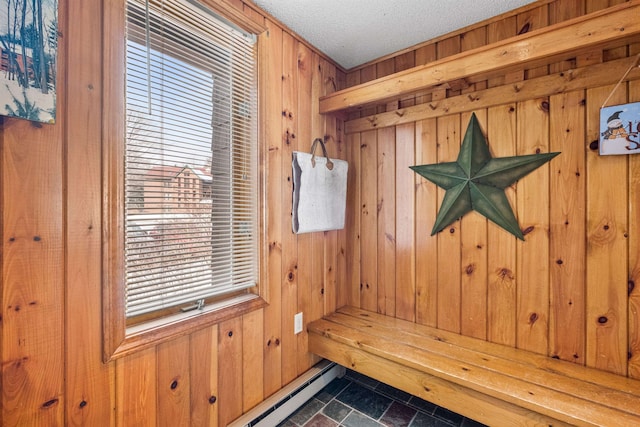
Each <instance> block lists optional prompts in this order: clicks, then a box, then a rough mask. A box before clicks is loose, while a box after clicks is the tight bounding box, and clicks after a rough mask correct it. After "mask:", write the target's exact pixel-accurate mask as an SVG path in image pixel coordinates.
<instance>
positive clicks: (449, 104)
mask: <svg viewBox="0 0 640 427" xmlns="http://www.w3.org/2000/svg"><path fill="white" fill-rule="evenodd" d="M636 60H637V58H636V57H635V56H633V57H629V58H623V59H618V60H615V61H610V62H605V63H602V64H597V65H590V66H586V67H580V68H575V69H571V70H566V71H561V72H558V73H555V74H552V75H549V76H544V77H538V78H535V79H531V80H525V81H522V82H517V83H514V84H507V85H504V86H498V87H495V88H490V89H483V90H479V91H475V92H469V93H465V94H464V95H459V96H454V97H451V98H445V99H441V100H437V101H432V102H427V103H425V104H419V105H415V106H411V107H407V108H400V109H398V110H394V111H388V112H385V113H378V114H373V115H371V116H367V117H361V118H357V119H353V120H349V121H348V122H346V123H345V127H344V130H345V133H346V134H351V133H356V132H365V131H368V130H372V129H381V128H384V127H388V126H396V125H399V124H402V123H411V122H415V121H418V120H424V119H430V118H434V117H441V116H445V115H448V114H458V113H464V112H467V111H473V110H477V109H480V108H488V107H493V106H496V105H503V104H506V103H509V102H520V101H526V100H528V99H535V98H542V97H545V96H552V95H558V94H561V93H564V92H569V91H573V90H580V89H587V88H589V87H594V86H604V85H610V84H614V83H617V82H618V80H620V77H622V74H623V73H624V71H625V70H627V69H628V68H629V67H630V66H633V63H634V62H635V61H636ZM637 79H640V67H634V68H633V69H632V70H631V72H630V73H629V74H628V75H627V77H626V78H625V80H626V81H631V80H637Z"/></svg>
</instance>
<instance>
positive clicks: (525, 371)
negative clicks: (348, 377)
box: [309, 307, 640, 426]
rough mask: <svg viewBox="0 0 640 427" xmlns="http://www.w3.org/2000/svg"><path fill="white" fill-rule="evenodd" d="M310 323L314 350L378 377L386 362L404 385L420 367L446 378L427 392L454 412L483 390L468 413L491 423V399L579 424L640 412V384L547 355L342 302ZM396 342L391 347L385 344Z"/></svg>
mask: <svg viewBox="0 0 640 427" xmlns="http://www.w3.org/2000/svg"><path fill="white" fill-rule="evenodd" d="M309 329H310V334H311V335H310V339H311V344H310V345H311V348H313V349H314V350H315V351H318V352H319V353H320V354H323V355H325V356H326V357H328V358H330V359H331V360H338V361H340V362H341V363H344V364H347V365H348V366H351V367H352V368H353V369H355V370H356V371H359V372H366V373H369V372H373V374H374V375H377V376H384V374H382V373H377V372H375V369H374V367H373V366H372V364H377V365H386V370H387V371H390V372H392V373H396V375H395V378H393V379H389V378H387V379H386V381H389V382H390V383H391V384H393V385H394V386H396V387H400V388H401V389H409V388H411V387H412V386H411V380H410V379H409V378H407V377H405V376H404V375H402V374H401V373H403V372H407V371H408V370H411V371H414V372H415V371H417V372H415V373H417V377H418V378H420V377H423V378H424V376H432V377H435V378H437V379H438V380H443V381H444V382H445V384H447V383H448V384H447V385H448V386H449V387H447V388H446V390H440V391H439V393H438V396H432V395H429V393H430V392H431V391H432V390H431V384H429V383H428V382H427V381H425V383H426V384H424V387H423V390H422V394H426V395H429V397H428V398H429V400H432V399H436V400H438V403H439V404H441V405H444V406H445V407H447V408H452V410H458V408H461V406H462V405H461V400H464V399H466V398H468V396H469V393H468V392H466V391H467V390H473V391H475V392H479V393H481V394H482V395H484V397H486V399H487V400H486V401H485V402H483V403H480V402H475V403H476V405H475V406H473V407H472V408H470V407H467V408H464V407H462V408H461V410H462V414H464V415H466V416H470V417H473V418H474V419H477V420H479V421H482V422H485V423H488V424H491V425H499V424H501V423H502V422H504V421H503V420H502V419H500V418H497V416H498V414H497V413H491V411H493V410H495V408H494V404H493V402H494V401H493V400H492V399H497V400H498V401H500V402H503V403H505V404H508V405H516V406H520V407H521V408H523V409H526V410H530V411H532V412H534V413H538V414H539V415H538V416H547V417H550V418H557V419H559V420H560V421H562V422H564V423H569V424H574V425H583V426H599V425H615V424H617V425H631V424H634V423H637V422H638V419H639V418H640V410H639V408H638V406H637V396H636V393H638V392H640V382H638V381H633V380H629V379H625V380H620V379H619V377H618V376H617V375H614V374H607V373H604V372H601V371H597V370H594V369H590V368H586V367H583V366H579V365H576V364H570V363H567V362H564V361H559V360H554V359H550V358H548V357H546V356H545V355H537V354H536V353H533V352H529V351H523V350H519V349H508V348H506V347H504V346H502V345H497V344H492V343H487V342H485V341H483V340H477V339H474V338H470V337H465V336H462V335H457V334H453V333H450V332H446V331H442V330H439V329H434V328H428V327H425V326H422V325H417V324H415V323H413V322H406V321H402V320H400V319H397V318H393V317H390V316H385V315H381V314H377V313H368V312H366V311H363V310H360V309H355V308H353V307H344V308H342V309H340V310H339V311H338V312H337V313H334V314H332V315H330V316H327V317H325V318H324V319H322V320H320V321H317V322H314V323H312V324H310V325H309ZM390 340H393V342H394V344H395V345H394V346H393V347H390V346H389V345H388V344H387V343H388V342H389V341H390ZM328 342H330V344H331V345H329V343H328ZM330 347H333V348H330ZM336 350H337V351H336ZM507 353H508V355H507ZM345 356H346V357H345ZM414 378H415V375H414ZM436 384H438V383H436ZM438 385H439V384H438ZM425 392H426V393H425ZM471 395H472V396H473V394H471ZM469 403H470V402H469ZM453 408H455V409H453ZM485 411H487V412H489V413H490V415H487V414H486V412H485ZM513 412H514V415H515V414H516V413H517V412H518V411H513ZM532 418H535V417H532ZM532 421H533V420H529V421H526V422H525V421H524V420H521V421H520V422H523V423H525V424H528V423H531V422H532ZM511 422H512V421H511ZM553 425H555V424H553Z"/></svg>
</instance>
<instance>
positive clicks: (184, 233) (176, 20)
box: [124, 0, 258, 318]
mask: <svg viewBox="0 0 640 427" xmlns="http://www.w3.org/2000/svg"><path fill="white" fill-rule="evenodd" d="M126 55H127V56H126V64H127V68H126V120H127V123H126V159H125V177H124V180H125V212H124V215H125V280H126V315H127V317H128V318H132V317H136V316H140V315H148V313H153V312H158V311H162V310H166V309H174V308H175V311H178V310H179V309H180V308H181V307H183V306H185V305H191V304H194V303H196V302H197V301H199V300H203V299H204V300H207V299H208V298H212V297H219V296H221V295H227V294H229V293H234V292H237V291H241V290H246V289H248V288H250V287H253V286H255V285H256V282H257V262H258V261H257V260H258V254H257V251H258V249H257V248H258V244H257V235H258V232H257V227H258V224H257V222H258V221H257V200H258V191H257V171H258V167H257V143H256V140H257V134H256V133H257V117H256V116H257V115H256V109H257V108H256V38H255V36H253V35H250V34H247V33H246V32H243V31H240V30H239V29H237V28H235V27H233V26H232V25H231V24H229V23H228V22H226V21H224V20H223V19H221V18H218V17H216V16H214V15H213V14H212V13H211V12H209V11H208V10H206V9H205V8H204V7H202V6H201V5H199V4H198V3H196V2H193V1H188V0H147V1H145V0H129V1H128V2H127V41H126Z"/></svg>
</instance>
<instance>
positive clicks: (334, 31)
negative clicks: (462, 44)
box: [253, 0, 534, 69]
mask: <svg viewBox="0 0 640 427" xmlns="http://www.w3.org/2000/svg"><path fill="white" fill-rule="evenodd" d="M253 1H254V3H255V4H256V5H258V6H259V7H261V8H262V9H264V10H266V11H267V12H269V13H270V14H271V15H272V16H273V17H275V18H276V19H278V20H279V21H280V22H282V23H283V24H285V25H286V26H287V27H289V28H291V29H292V30H293V31H294V32H296V33H298V34H299V35H300V36H302V37H303V38H304V39H305V40H307V41H308V42H309V43H311V44H312V45H313V46H315V47H316V48H318V49H319V50H320V51H322V52H324V53H325V54H326V55H328V56H329V57H330V58H332V59H333V60H334V61H336V62H337V63H338V64H340V65H341V66H342V67H344V68H346V69H350V68H353V67H355V66H358V65H361V64H364V63H366V62H369V61H372V60H374V59H377V58H380V57H382V56H385V55H388V54H390V53H393V52H396V51H399V50H402V49H404V48H407V47H410V46H413V45H415V44H418V43H421V42H423V41H427V40H430V39H433V38H435V37H438V36H441V35H444V34H447V33H449V32H452V31H455V30H459V29H461V28H463V27H466V26H468V25H471V24H475V23H477V22H480V21H482V20H485V19H488V18H491V17H493V16H496V15H499V14H501V13H504V12H508V11H510V10H513V9H516V8H518V7H520V6H523V5H525V4H528V3H532V2H533V1H534V0H253Z"/></svg>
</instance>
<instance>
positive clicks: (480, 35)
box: [460, 26, 487, 93]
mask: <svg viewBox="0 0 640 427" xmlns="http://www.w3.org/2000/svg"><path fill="white" fill-rule="evenodd" d="M486 44H487V27H486V26H482V27H478V28H474V29H472V30H469V31H467V32H466V33H463V34H462V35H461V36H460V51H461V52H464V51H466V50H471V49H475V48H478V47H482V46H484V45H486ZM486 87H487V82H486V81H480V82H475V83H470V82H467V81H465V82H464V85H463V86H462V88H461V90H460V93H469V92H474V91H477V90H482V89H486Z"/></svg>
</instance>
